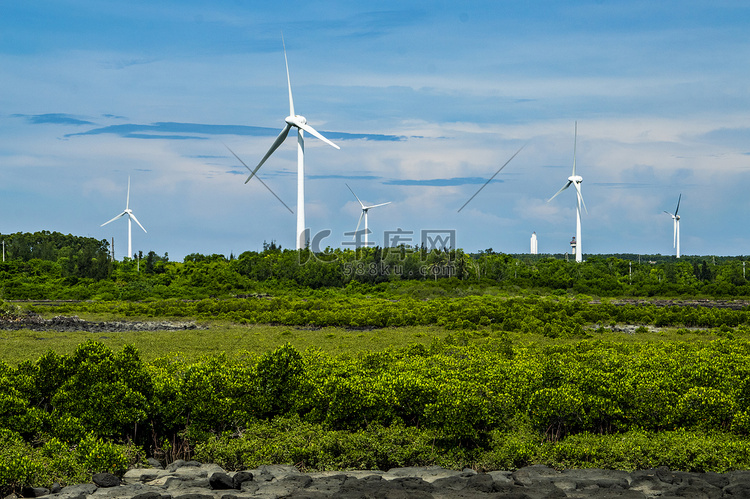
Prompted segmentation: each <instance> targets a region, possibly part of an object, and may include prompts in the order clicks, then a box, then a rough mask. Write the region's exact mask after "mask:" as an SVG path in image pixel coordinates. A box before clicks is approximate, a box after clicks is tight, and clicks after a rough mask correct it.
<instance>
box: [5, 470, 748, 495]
mask: <svg viewBox="0 0 750 499" xmlns="http://www.w3.org/2000/svg"><path fill="white" fill-rule="evenodd" d="M152 463H153V464H155V465H156V467H154V468H138V469H131V470H130V471H128V472H127V473H126V474H125V476H124V477H123V478H122V480H121V479H120V478H118V477H116V476H114V475H110V474H106V473H99V474H97V475H94V477H93V483H88V484H82V485H72V486H69V487H64V488H59V487H56V488H55V489H54V490H52V491H50V490H48V489H31V488H29V489H26V490H24V491H23V496H24V497H42V496H44V497H45V498H46V499H118V498H122V499H243V498H248V499H250V498H262V499H277V498H290V499H326V498H339V499H362V498H368V499H369V498H371V499H376V498H377V499H400V498H404V499H430V498H434V499H443V498H445V499H448V498H458V499H480V498H515V499H522V498H525V499H543V498H545V499H552V498H601V499H609V498H623V499H631V498H632V499H643V498H649V499H650V498H657V497H658V498H660V499H668V498H690V499H693V498H696V499H697V498H709V499H713V498H724V497H726V498H748V497H750V471H735V472H730V473H725V474H718V473H682V472H676V471H674V472H673V471H670V470H669V469H667V468H659V469H655V470H641V471H634V472H632V473H627V472H625V471H612V470H600V469H585V470H565V471H562V472H559V471H556V470H554V469H552V468H548V467H546V466H528V467H526V468H521V469H519V470H517V471H515V472H510V471H493V472H490V473H477V472H476V471H473V470H468V469H467V470H464V471H453V470H447V469H444V468H439V467H425V468H396V469H391V470H389V471H387V472H383V471H348V472H339V471H328V472H315V473H301V472H300V471H299V470H297V469H296V468H295V467H293V466H281V465H273V466H261V467H260V468H257V469H253V470H245V471H239V472H232V473H227V472H226V471H225V470H223V469H221V468H220V467H219V466H217V465H215V464H201V463H198V462H195V461H176V462H174V463H172V464H170V465H169V466H168V467H167V468H166V469H163V468H162V467H161V466H159V465H158V463H156V462H155V461H152ZM14 497H15V496H13V497H8V498H6V499H14Z"/></svg>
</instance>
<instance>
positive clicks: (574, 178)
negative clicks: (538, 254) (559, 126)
mask: <svg viewBox="0 0 750 499" xmlns="http://www.w3.org/2000/svg"><path fill="white" fill-rule="evenodd" d="M573 137H574V138H573V174H572V175H571V176H570V177H568V183H567V184H565V185H564V186H563V187H562V189H560V190H559V191H557V192H556V193H555V195H554V196H552V197H551V198H549V199H548V200H547V202H548V203H549V202H550V201H552V200H553V199H555V198H556V197H557V195H558V194H560V193H561V192H562V191H564V190H565V189H567V188H568V187H570V186H571V185H573V186H574V187H575V188H576V239H575V240H576V242H577V243H576V262H582V261H583V245H582V244H581V242H582V239H581V206H583V209H584V210H586V213H588V210H587V209H586V203H584V202H583V195H582V194H581V182H583V177H581V176H580V175H576V145H577V142H578V122H577V121H576V122H575V134H574V136H573Z"/></svg>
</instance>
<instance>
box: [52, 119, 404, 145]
mask: <svg viewBox="0 0 750 499" xmlns="http://www.w3.org/2000/svg"><path fill="white" fill-rule="evenodd" d="M44 116H48V115H44ZM80 124H86V123H85V122H84V123H80ZM88 124H93V123H88ZM278 133H279V129H277V128H268V127H258V126H247V125H209V124H205V123H177V122H159V123H152V124H150V125H143V124H136V123H128V124H122V125H109V126H104V127H99V128H92V129H91V130H87V131H85V132H78V133H69V134H66V135H65V137H74V136H77V135H102V134H113V135H119V136H120V137H124V138H128V139H169V140H185V139H200V138H204V137H199V136H198V135H196V134H199V135H241V136H252V137H275V136H277V135H278ZM321 133H322V134H324V135H325V136H326V137H329V138H330V139H332V140H383V141H402V140H406V137H405V136H399V135H384V134H367V133H344V132H327V131H321Z"/></svg>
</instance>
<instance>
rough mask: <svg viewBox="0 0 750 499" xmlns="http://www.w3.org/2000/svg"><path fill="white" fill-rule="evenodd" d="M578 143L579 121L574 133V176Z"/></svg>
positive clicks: (574, 174)
mask: <svg viewBox="0 0 750 499" xmlns="http://www.w3.org/2000/svg"><path fill="white" fill-rule="evenodd" d="M577 145H578V122H577V121H576V125H575V132H574V133H573V176H574V177H575V176H576V148H577Z"/></svg>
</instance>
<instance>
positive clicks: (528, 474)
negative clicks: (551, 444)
mask: <svg viewBox="0 0 750 499" xmlns="http://www.w3.org/2000/svg"><path fill="white" fill-rule="evenodd" d="M559 475H560V473H559V472H558V471H557V470H555V469H554V468H550V467H549V466H545V465H543V464H535V465H533V466H526V467H524V468H520V469H518V470H517V471H515V472H514V473H513V475H512V477H513V480H514V481H515V482H516V483H517V484H518V485H522V486H524V487H528V486H530V485H532V484H536V483H545V482H550V481H551V479H552V478H557V477H558V476H559Z"/></svg>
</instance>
